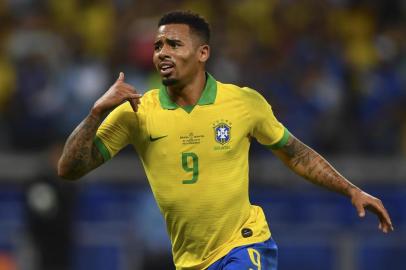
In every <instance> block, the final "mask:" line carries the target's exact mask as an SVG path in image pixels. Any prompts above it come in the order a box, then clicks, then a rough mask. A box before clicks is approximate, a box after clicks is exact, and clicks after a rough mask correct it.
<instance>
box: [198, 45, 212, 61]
mask: <svg viewBox="0 0 406 270" xmlns="http://www.w3.org/2000/svg"><path fill="white" fill-rule="evenodd" d="M209 57H210V46H209V45H207V44H205V45H201V46H199V49H198V58H199V62H202V63H205V62H206V61H207V60H208V59H209Z"/></svg>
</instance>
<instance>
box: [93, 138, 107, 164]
mask: <svg viewBox="0 0 406 270" xmlns="http://www.w3.org/2000/svg"><path fill="white" fill-rule="evenodd" d="M93 142H94V144H95V145H96V147H97V149H99V151H100V154H101V155H102V156H103V159H104V161H105V162H106V161H107V160H109V159H110V158H111V156H110V152H109V150H108V149H107V147H106V146H105V145H104V143H103V142H102V140H101V139H100V138H99V137H97V136H96V137H94V140H93Z"/></svg>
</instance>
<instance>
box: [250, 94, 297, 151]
mask: <svg viewBox="0 0 406 270" xmlns="http://www.w3.org/2000/svg"><path fill="white" fill-rule="evenodd" d="M244 89H246V90H247V92H248V98H247V103H248V106H249V110H250V115H251V117H252V127H251V134H250V135H251V136H252V137H254V138H255V139H256V140H257V141H258V142H259V143H260V144H262V145H265V146H266V147H268V148H271V149H277V148H280V147H282V146H284V145H285V144H286V143H287V141H288V138H289V131H288V130H287V129H286V128H285V127H284V126H283V125H282V123H280V122H279V121H278V120H277V119H276V117H275V115H274V113H273V111H272V107H271V105H270V104H269V103H268V102H267V101H266V99H265V98H264V97H263V96H262V95H261V94H260V93H258V92H257V91H255V90H253V89H249V88H244Z"/></svg>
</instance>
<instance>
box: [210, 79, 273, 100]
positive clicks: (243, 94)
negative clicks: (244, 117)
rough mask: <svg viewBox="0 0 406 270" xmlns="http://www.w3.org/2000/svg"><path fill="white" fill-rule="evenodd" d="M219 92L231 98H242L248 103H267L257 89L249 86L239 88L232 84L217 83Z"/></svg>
mask: <svg viewBox="0 0 406 270" xmlns="http://www.w3.org/2000/svg"><path fill="white" fill-rule="evenodd" d="M217 86H218V91H219V93H220V95H221V94H223V95H225V96H228V97H230V98H240V99H243V100H244V102H248V103H262V102H266V100H265V98H264V97H263V96H262V95H261V94H260V93H259V92H258V91H257V90H255V89H253V88H250V87H247V86H238V85H235V84H230V83H221V82H217Z"/></svg>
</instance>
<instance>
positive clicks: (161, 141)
mask: <svg viewBox="0 0 406 270" xmlns="http://www.w3.org/2000/svg"><path fill="white" fill-rule="evenodd" d="M221 124H226V125H227V126H228V127H230V129H229V133H228V138H229V140H228V141H226V142H224V141H223V142H222V143H220V142H218V141H216V134H215V131H216V127H218V125H221ZM284 130H285V129H284V127H283V126H282V124H281V123H279V122H278V121H277V120H276V118H275V117H274V115H273V113H272V109H271V107H270V105H269V104H268V103H267V102H266V100H265V99H264V98H263V97H262V96H261V95H260V94H259V93H257V92H256V91H254V90H251V89H249V88H240V87H237V86H235V85H231V84H222V83H220V82H217V95H216V98H215V101H214V103H212V104H207V105H196V106H195V107H194V108H193V110H192V111H191V112H190V113H187V112H186V111H185V110H184V109H182V108H179V107H178V108H172V109H164V108H162V106H161V104H160V100H159V90H158V89H155V90H151V91H148V92H147V93H146V94H145V95H144V96H143V97H142V99H141V105H140V107H139V111H138V112H137V113H134V112H133V111H132V109H131V106H130V105H129V103H128V102H126V103H124V104H122V105H121V106H119V107H117V108H116V109H115V110H114V111H113V112H112V113H111V114H110V115H109V116H108V117H107V119H106V120H105V121H104V122H103V124H102V125H101V126H100V128H99V130H98V132H97V137H98V138H99V139H100V140H101V141H102V142H103V144H104V145H105V146H106V148H107V149H108V151H109V153H110V156H111V157H113V156H114V155H115V154H116V153H117V152H118V151H119V150H120V149H121V148H123V147H124V146H126V145H127V144H132V145H133V146H134V147H135V149H136V151H137V153H138V155H139V157H140V159H141V161H142V164H143V166H144V169H145V172H146V175H147V177H148V180H149V183H150V185H151V188H152V191H153V194H154V196H155V199H156V200H157V202H158V205H159V208H160V210H161V212H162V214H163V216H164V218H165V221H166V225H167V230H168V233H169V235H170V239H171V242H172V252H173V258H174V262H175V265H176V269H179V270H180V269H182V270H186V269H187V270H193V269H204V268H206V267H208V266H209V265H210V264H212V263H214V262H215V261H216V260H218V259H220V258H221V257H223V256H224V255H226V254H227V253H228V252H229V251H230V250H231V249H233V248H234V247H237V246H241V245H246V244H251V243H255V242H260V241H265V240H266V239H268V238H269V237H270V235H271V234H270V231H269V228H268V225H267V222H266V219H265V215H264V213H263V211H262V209H261V208H260V207H258V206H254V205H251V204H250V201H249V198H248V150H249V146H250V140H251V138H252V137H255V138H256V139H257V140H258V141H259V142H260V143H262V144H265V145H272V144H276V143H278V142H279V141H280V140H281V139H282V137H283V135H284V132H285V131H284ZM218 131H219V130H217V132H218ZM226 137H227V136H226ZM151 140H152V141H151ZM185 153H189V154H185ZM190 153H193V154H190ZM193 155H195V156H196V157H197V158H196V159H193V158H192V156H193ZM185 156H186V157H185ZM182 158H184V159H185V160H183V161H182ZM185 161H186V163H185ZM182 162H183V163H182ZM196 163H197V164H196ZM197 165H198V166H197ZM193 168H195V169H196V171H197V176H196V175H195V177H194V176H193V173H194V171H193ZM192 179H194V180H195V182H193V181H191V180H192ZM185 181H186V183H188V182H189V184H185ZM190 182H193V183H190ZM243 228H249V229H251V230H252V232H253V234H252V236H250V237H247V238H244V237H243V236H242V233H241V230H242V229H243Z"/></svg>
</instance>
